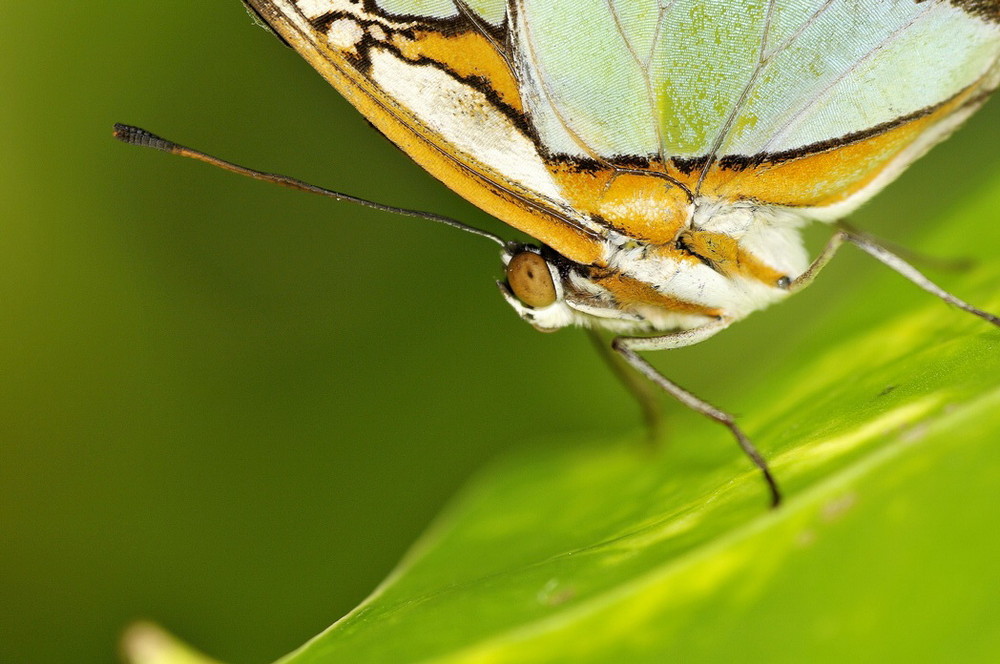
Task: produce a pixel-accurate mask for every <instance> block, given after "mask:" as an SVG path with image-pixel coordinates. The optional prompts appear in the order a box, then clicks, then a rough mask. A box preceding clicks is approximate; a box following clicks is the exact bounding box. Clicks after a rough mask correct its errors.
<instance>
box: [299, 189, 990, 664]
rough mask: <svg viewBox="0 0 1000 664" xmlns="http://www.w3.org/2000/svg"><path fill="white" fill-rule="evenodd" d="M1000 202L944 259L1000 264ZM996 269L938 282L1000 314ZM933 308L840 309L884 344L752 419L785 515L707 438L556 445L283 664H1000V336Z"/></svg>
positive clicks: (894, 279) (813, 354) (728, 446)
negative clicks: (662, 443) (866, 315)
mask: <svg viewBox="0 0 1000 664" xmlns="http://www.w3.org/2000/svg"><path fill="white" fill-rule="evenodd" d="M993 185H994V186H992V187H988V188H987V189H986V190H984V191H983V192H981V196H980V197H978V198H977V199H975V200H971V201H968V202H967V205H966V206H965V207H964V209H960V210H956V211H953V214H952V215H951V217H952V218H950V219H946V220H944V221H943V223H942V225H941V226H940V227H939V228H938V229H935V230H934V231H933V233H932V234H931V237H930V238H929V239H930V243H929V245H928V246H932V247H934V248H935V251H937V252H938V253H940V252H949V251H950V252H953V254H952V255H963V254H968V253H970V252H971V253H972V254H975V253H976V251H977V250H979V251H981V252H990V248H993V250H994V251H995V247H997V246H1000V223H998V212H997V211H998V210H1000V180H996V181H994V183H993ZM984 220H992V221H991V222H989V223H984ZM925 237H926V236H925ZM845 251H850V250H849V249H848V250H845ZM990 256H991V254H990V253H985V255H980V257H979V258H980V260H979V261H978V262H977V265H976V267H974V268H972V269H971V270H969V271H965V272H961V273H945V274H934V275H933V276H934V277H935V278H936V279H937V280H938V281H939V282H940V283H942V284H943V285H945V287H946V288H949V289H951V290H953V291H954V292H956V293H957V294H959V295H960V296H964V297H967V298H968V299H970V300H971V301H973V302H974V303H976V304H978V305H980V306H983V307H986V308H987V309H991V310H993V311H997V310H1000V289H998V285H1000V262H998V261H997V260H996V259H995V256H993V257H992V259H991V258H990ZM821 278H822V277H821ZM908 289H909V290H908ZM910 290H915V289H914V288H913V287H912V285H910V284H905V283H902V280H901V279H900V278H899V277H898V276H897V275H894V274H892V273H890V272H888V271H885V273H884V274H879V275H878V276H877V277H876V278H875V280H874V281H873V282H871V283H867V284H866V285H865V288H864V292H863V293H861V294H860V296H859V298H855V299H852V300H850V301H846V302H840V303H838V304H837V306H838V308H839V309H840V311H839V312H838V313H839V314H840V315H843V316H844V317H847V318H850V316H851V315H852V310H853V309H856V308H861V309H867V310H869V311H875V312H878V315H877V316H876V317H875V318H874V320H875V321H876V322H875V324H873V325H867V326H865V327H864V328H861V329H858V328H850V329H846V331H845V333H844V334H842V335H840V336H839V338H838V339H837V340H836V342H835V343H834V344H832V345H827V346H826V347H823V348H820V349H816V350H815V351H812V350H810V351H809V352H808V353H807V355H806V356H805V357H802V356H799V357H796V358H790V359H789V361H788V362H786V363H785V364H784V365H780V366H773V367H771V369H770V371H769V372H768V373H767V375H765V376H762V377H761V378H760V380H759V381H757V382H756V383H755V384H754V385H753V388H752V394H749V395H746V399H745V400H744V403H742V404H740V407H741V409H742V412H743V413H744V417H742V418H741V422H742V423H743V424H744V425H745V428H746V430H747V431H748V433H749V434H750V435H751V436H752V437H753V438H754V440H755V441H756V442H757V443H758V444H759V446H760V447H761V448H762V450H763V451H764V453H765V454H766V456H767V457H768V458H769V459H770V460H771V462H772V464H773V468H774V470H775V473H776V475H777V477H778V478H779V481H780V482H781V484H782V486H783V487H784V490H785V492H786V495H787V501H786V503H785V504H784V505H783V506H782V507H781V508H780V509H778V510H776V511H769V510H768V509H767V508H766V503H767V496H766V491H765V489H764V485H763V483H762V481H761V479H760V478H759V476H758V475H757V473H755V472H754V470H753V469H752V468H751V467H750V465H749V463H748V462H747V461H746V460H745V459H744V458H742V457H741V456H740V455H739V453H738V452H737V451H736V450H735V446H734V445H733V444H732V442H731V441H730V440H729V438H728V434H727V432H726V431H725V430H724V429H722V428H721V427H718V426H717V425H714V424H712V423H710V422H706V421H701V420H700V419H698V418H695V417H685V416H678V417H675V418H673V420H672V424H673V426H672V427H671V429H670V431H669V434H668V438H669V443H668V445H667V446H666V447H665V448H664V449H662V450H660V451H659V452H656V453H651V452H650V451H648V450H644V449H643V448H642V447H641V442H640V441H641V434H640V433H638V432H636V434H635V435H633V436H631V437H628V438H624V439H617V440H614V439H613V440H572V441H563V442H562V443H553V442H552V441H545V442H538V443H536V444H534V445H533V446H531V447H530V448H526V449H522V451H521V452H520V453H519V454H516V455H512V456H510V457H508V458H506V459H504V460H502V461H500V462H498V463H496V464H494V465H493V467H491V468H490V469H489V470H488V471H486V472H484V473H483V474H482V475H481V476H480V477H479V478H477V479H476V480H475V481H473V482H472V483H471V485H470V486H469V487H468V488H467V490H466V491H465V492H464V493H463V494H462V495H461V496H459V497H458V498H457V499H456V500H455V501H454V502H453V504H452V505H451V507H450V508H449V509H448V510H446V512H445V514H443V515H442V516H441V517H440V518H439V519H438V521H437V523H436V524H435V525H434V526H433V527H432V528H431V529H430V531H429V532H428V533H426V534H425V536H424V537H423V538H422V540H421V541H420V542H419V543H418V544H417V545H416V546H415V548H414V549H413V550H412V551H411V553H410V555H409V556H408V557H407V558H406V559H405V560H404V561H403V562H402V563H401V565H400V566H399V568H398V569H397V571H396V572H395V573H394V574H393V575H392V576H391V577H390V578H389V579H387V580H386V581H385V582H384V583H383V585H382V586H381V587H380V588H379V589H378V590H376V592H375V593H374V594H373V595H372V596H371V597H370V598H369V599H368V600H367V601H366V602H365V603H363V604H362V605H361V606H360V607H358V608H357V609H356V610H354V611H353V612H352V613H350V614H349V615H347V616H346V617H344V618H343V619H342V620H340V621H339V622H337V623H336V624H335V625H334V626H333V627H331V628H330V629H329V630H328V631H326V632H325V633H323V634H322V635H320V636H318V637H317V638H315V639H314V640H312V641H311V642H309V643H308V644H306V645H305V646H303V647H302V648H301V649H300V650H298V651H297V652H295V653H292V654H291V655H289V656H288V657H287V658H285V659H283V660H282V662H283V664H311V663H320V662H323V663H328V662H389V661H392V662H400V661H412V662H498V663H499V662H517V663H525V662H552V661H573V662H618V661H628V662H662V661H716V660H720V661H722V660H725V661H731V660H732V659H738V660H740V661H769V662H783V661H787V662H802V661H811V662H815V661H838V662H839V661H844V660H845V659H851V660H858V661H880V662H884V661H944V660H945V659H947V660H948V661H962V662H979V661H982V662H986V661H989V662H995V661H1000V630H997V629H996V628H995V625H996V623H995V616H996V615H997V611H998V610H1000V593H998V592H997V589H1000V565H997V561H998V560H1000V530H998V529H997V527H996V525H997V524H996V521H997V518H996V516H995V512H996V506H997V498H998V496H1000V450H998V449H997V442H998V440H1000V330H997V329H996V328H995V327H992V326H990V325H989V324H987V323H985V322H983V321H982V320H979V319H977V318H974V317H972V316H969V315H966V314H964V313H961V312H959V311H957V310H954V309H949V308H948V307H947V306H945V305H944V304H942V303H941V302H940V301H938V300H936V299H935V298H932V297H930V296H927V297H926V298H923V299H920V298H914V299H912V300H910V299H909V292H910ZM911 301H912V302H913V304H912V306H910V305H909V303H910V302H911ZM730 333H732V332H730ZM789 386H791V387H789Z"/></svg>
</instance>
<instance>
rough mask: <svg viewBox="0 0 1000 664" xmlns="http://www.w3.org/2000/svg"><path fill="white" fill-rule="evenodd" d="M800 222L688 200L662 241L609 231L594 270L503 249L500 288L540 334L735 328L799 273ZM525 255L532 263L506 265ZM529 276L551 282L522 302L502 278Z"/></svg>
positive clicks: (773, 211) (551, 254) (522, 248)
mask: <svg viewBox="0 0 1000 664" xmlns="http://www.w3.org/2000/svg"><path fill="white" fill-rule="evenodd" d="M665 214H672V213H665ZM802 223H803V220H802V218H801V217H800V216H798V215H796V214H794V213H791V212H789V211H787V210H781V209H778V208H773V207H763V206H759V205H756V204H754V203H751V202H739V203H719V202H711V201H699V200H696V202H695V203H694V204H693V205H691V206H689V208H688V209H687V212H686V215H685V221H684V223H683V224H681V225H679V227H678V228H677V229H676V231H675V233H674V234H673V236H672V237H670V238H669V239H666V241H659V242H652V241H649V240H648V239H645V238H636V237H631V236H629V235H627V234H625V233H623V232H620V231H617V230H610V231H608V232H607V233H606V236H605V237H604V239H603V241H602V243H603V260H601V261H600V263H599V264H592V265H582V264H579V263H575V262H573V261H570V260H568V259H566V258H565V257H563V256H562V255H561V254H560V253H559V252H558V251H556V249H555V248H552V247H541V248H536V247H531V246H526V245H520V244H512V245H510V246H508V247H507V248H506V250H505V252H504V263H505V264H506V265H507V272H508V280H507V282H506V283H505V284H502V285H501V286H502V290H503V292H504V295H505V297H506V299H507V301H508V302H509V303H510V304H511V306H513V307H514V309H515V310H516V311H517V312H518V314H519V315H520V316H521V317H522V318H524V319H525V320H527V321H528V322H529V323H531V324H532V325H534V326H535V327H536V328H539V329H542V330H554V329H558V328H561V327H565V326H568V325H581V326H586V327H596V328H601V329H607V330H610V331H613V332H616V333H619V334H637V333H650V332H664V331H669V330H677V329H687V328H692V327H697V326H699V325H704V324H705V323H707V322H709V321H711V320H712V319H716V318H719V317H726V318H729V319H733V320H736V319H740V318H743V317H745V316H747V315H748V314H750V313H752V312H753V311H756V310H758V309H762V308H764V307H766V306H768V305H770V304H771V303H773V302H776V301H778V300H780V299H782V298H784V297H785V296H786V295H787V294H788V286H789V284H790V283H791V281H792V280H794V279H795V278H796V277H797V276H798V275H800V274H801V273H802V272H803V271H804V270H805V269H806V267H807V265H808V257H807V255H806V251H805V249H804V247H803V244H802V239H801V236H800V234H799V227H800V226H801V225H802ZM524 253H532V254H535V255H537V256H538V258H539V260H537V261H535V264H534V265H530V266H529V265H526V263H527V261H524V263H525V264H524V265H522V264H519V263H521V262H522V261H514V259H515V257H517V256H519V255H522V254H524ZM529 267H530V268H531V272H530V278H531V279H536V280H537V279H540V280H541V281H542V282H545V283H547V282H548V280H551V284H552V289H551V291H548V295H547V296H542V297H532V296H531V295H528V296H527V297H522V293H521V292H519V291H520V290H522V289H523V288H524V287H523V286H521V283H522V281H523V279H520V280H519V279H518V277H519V276H521V275H512V274H511V273H512V271H515V270H516V271H518V272H524V271H525V270H527V269H528V268H529ZM524 273H525V274H527V272H524ZM512 277H513V278H512ZM525 300H527V301H525Z"/></svg>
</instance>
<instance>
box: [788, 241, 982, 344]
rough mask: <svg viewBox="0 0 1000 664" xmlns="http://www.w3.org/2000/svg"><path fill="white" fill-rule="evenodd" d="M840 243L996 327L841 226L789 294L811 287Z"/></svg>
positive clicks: (897, 259) (881, 248)
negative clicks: (847, 245) (852, 247)
mask: <svg viewBox="0 0 1000 664" xmlns="http://www.w3.org/2000/svg"><path fill="white" fill-rule="evenodd" d="M844 243H850V244H853V245H854V246H855V247H857V248H858V249H860V250H861V251H863V252H865V253H866V254H868V255H869V256H871V257H872V258H874V259H875V260H877V261H879V262H880V263H882V264H883V265H886V266H887V267H889V268H890V269H892V270H894V271H896V272H898V273H899V274H900V275H902V276H904V277H906V278H907V279H909V280H910V281H911V282H913V283H914V284H916V285H917V286H919V287H920V288H922V289H923V290H925V291H927V292H928V293H930V294H931V295H934V296H935V297H939V298H941V299H942V300H944V301H945V302H947V303H948V304H952V305H954V306H956V307H958V308H959V309H961V310H963V311H967V312H969V313H970V314H972V315H974V316H978V317H979V318H982V319H983V320H985V321H987V322H989V323H993V324H994V325H996V326H998V327H1000V317H998V316H996V315H994V314H991V313H989V312H988V311H983V310H982V309H979V308H977V307H974V306H972V305H971V304H969V303H968V302H966V301H965V300H962V299H960V298H958V297H956V296H954V295H952V294H951V293H949V292H948V291H946V290H944V289H943V288H941V287H940V286H938V285H937V284H935V283H934V282H933V281H931V280H930V279H928V278H927V277H925V276H924V275H923V273H921V272H920V271H919V270H917V268H915V267H913V266H912V265H910V264H909V263H907V262H906V261H905V260H903V259H902V258H900V257H899V256H898V255H896V254H895V253H893V252H891V251H889V250H888V249H886V248H885V247H884V246H883V245H881V244H879V242H878V241H877V240H875V239H874V238H872V237H869V236H867V235H865V234H863V233H860V232H858V231H855V230H853V229H851V228H849V227H847V226H842V227H841V229H840V230H839V231H837V232H836V233H835V234H834V235H833V237H831V238H830V241H829V242H828V243H827V245H826V247H824V248H823V251H821V252H820V254H819V256H817V257H816V260H814V261H813V263H812V265H810V266H809V269H807V270H806V271H805V272H803V273H802V275H801V276H799V278H798V279H796V280H795V281H793V282H792V284H791V286H790V287H789V290H790V291H792V292H796V291H799V290H802V289H803V288H805V287H806V286H808V285H809V284H811V283H812V282H813V280H814V279H815V278H816V275H817V274H818V273H819V272H820V270H822V269H823V267H824V266H826V264H827V263H829V262H830V259H832V258H833V256H834V254H836V253H837V249H839V248H840V247H841V246H842V245H843V244H844Z"/></svg>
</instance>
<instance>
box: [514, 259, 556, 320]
mask: <svg viewBox="0 0 1000 664" xmlns="http://www.w3.org/2000/svg"><path fill="white" fill-rule="evenodd" d="M507 285H508V286H510V290H511V292H512V293H514V295H515V296H516V297H517V299H519V300H520V301H521V302H523V303H524V304H526V305H528V306H529V307H534V308H539V307H547V306H549V305H550V304H552V303H553V302H555V301H556V285H555V284H554V283H552V275H551V274H550V273H549V266H548V265H547V264H546V263H545V259H544V258H542V257H541V256H539V255H538V254H536V253H535V252H533V251H522V252H521V253H519V254H517V255H516V256H514V257H512V258H511V259H510V261H509V262H508V263H507Z"/></svg>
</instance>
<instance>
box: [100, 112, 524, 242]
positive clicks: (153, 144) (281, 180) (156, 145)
mask: <svg viewBox="0 0 1000 664" xmlns="http://www.w3.org/2000/svg"><path fill="white" fill-rule="evenodd" d="M114 137H115V138H117V139H118V140H119V141H122V142H123V143H128V144H129V145H138V146H140V147H144V148H153V149H154V150H161V151H163V152H169V153H170V154H176V155H180V156H181V157H188V158H190V159H197V160H198V161H203V162H205V163H206V164H211V165H212V166H217V167H218V168H221V169H223V170H226V171H230V172H231V173H238V174H239V175H245V176H247V177H249V178H253V179H254V180H263V181H264V182H273V183H275V184H280V185H281V186H283V187H288V188H289V189H297V190H299V191H305V192H308V193H310V194H319V195H321V196H326V197H328V198H332V199H334V200H337V201H346V202H347V203H354V204H355V205H360V206H362V207H366V208H371V209H373V210H379V211H381V212H389V213H392V214H398V215H402V216H404V217H416V218H418V219H426V220H428V221H434V222H437V223H439V224H444V225H446V226H451V227H453V228H457V229H459V230H463V231H466V232H467V233H472V234H473V235H479V236H481V237H484V238H487V239H489V240H493V241H494V242H496V243H497V244H499V245H500V246H501V247H503V246H506V242H504V240H503V239H502V238H500V237H499V236H497V235H494V234H493V233H489V232H487V231H483V230H480V229H478V228H474V227H472V226H469V225H467V224H463V223H462V222H460V221H458V220H455V219H452V218H450V217H444V216H441V215H439V214H434V213H432V212H421V211H419V210H409V209H407V208H400V207H395V206H392V205H383V204H382V203H376V202H374V201H369V200H366V199H364V198H358V197H356V196H350V195H348V194H342V193H340V192H338V191H331V190H330V189H324V188H323V187H317V186H316V185H314V184H309V183H308V182H303V181H302V180H297V179H295V178H292V177H288V176H287V175H277V174H275V173H265V172H264V171H258V170H254V169H252V168H247V167H246V166H240V165H239V164H234V163H232V162H230V161H226V160H224V159H219V158H218V157H213V156H212V155H210V154H205V153H204V152H200V151H199V150H194V149H192V148H189V147H185V146H183V145H180V144H178V143H174V142H173V141H168V140H167V139H165V138H161V137H159V136H157V135H156V134H153V133H151V132H148V131H146V130H145V129H141V128H139V127H133V126H132V125H126V124H121V123H116V124H115V131H114Z"/></svg>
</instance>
